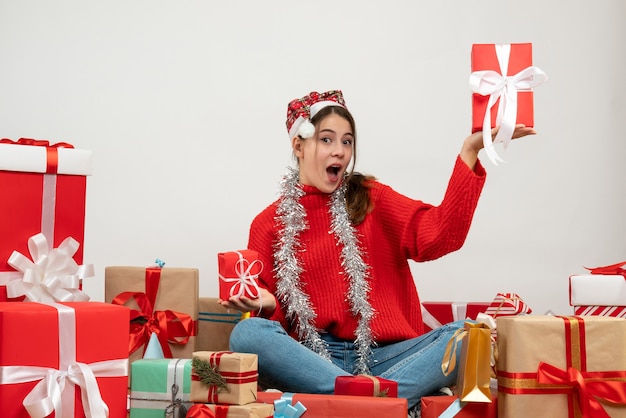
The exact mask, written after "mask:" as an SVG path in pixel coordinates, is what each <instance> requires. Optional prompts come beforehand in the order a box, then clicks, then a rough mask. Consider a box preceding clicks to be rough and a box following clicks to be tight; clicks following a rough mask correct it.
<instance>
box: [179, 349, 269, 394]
mask: <svg viewBox="0 0 626 418" xmlns="http://www.w3.org/2000/svg"><path fill="white" fill-rule="evenodd" d="M191 365H192V371H191V394H190V396H189V399H190V400H191V402H196V403H216V404H228V405H245V404H247V403H251V402H255V401H256V393H257V389H258V385H257V382H258V378H259V371H258V369H259V363H258V357H257V355H256V354H248V353H233V352H231V351H196V352H195V353H193V359H192V363H191Z"/></svg>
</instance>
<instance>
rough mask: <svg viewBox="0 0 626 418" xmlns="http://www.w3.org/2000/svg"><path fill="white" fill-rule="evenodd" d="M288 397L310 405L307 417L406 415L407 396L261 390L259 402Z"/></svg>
mask: <svg viewBox="0 0 626 418" xmlns="http://www.w3.org/2000/svg"><path fill="white" fill-rule="evenodd" d="M280 399H286V400H288V401H289V402H290V403H292V404H297V403H298V402H300V403H301V404H302V405H304V407H305V408H306V412H305V413H304V415H303V416H302V417H303V418H305V417H306V418H351V417H354V418H356V417H358V418H381V417H384V418H406V416H407V411H408V408H409V407H408V402H407V400H406V398H376V397H365V396H349V395H317V394H308V393H281V392H259V393H258V395H257V402H266V403H273V402H274V401H276V400H280Z"/></svg>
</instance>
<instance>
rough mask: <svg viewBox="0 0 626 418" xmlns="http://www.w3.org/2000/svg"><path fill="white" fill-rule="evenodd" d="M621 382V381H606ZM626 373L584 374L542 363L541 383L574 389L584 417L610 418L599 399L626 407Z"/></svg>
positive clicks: (539, 379)
mask: <svg viewBox="0 0 626 418" xmlns="http://www.w3.org/2000/svg"><path fill="white" fill-rule="evenodd" d="M610 378H620V379H621V381H611V380H603V379H610ZM625 378H626V372H619V371H618V372H581V371H580V370H578V369H576V368H574V367H569V368H568V369H567V370H562V369H559V368H558V367H555V366H553V365H551V364H548V363H543V362H541V363H539V367H538V369H537V381H538V382H539V383H542V384H549V385H561V386H567V387H569V388H572V390H573V391H574V392H575V393H576V394H577V395H578V401H579V405H580V409H581V412H582V416H583V417H594V418H610V415H609V414H608V413H607V412H606V411H605V410H604V408H603V407H602V404H600V402H598V400H597V398H600V399H603V400H606V401H608V402H612V403H616V404H626V381H624V379H625Z"/></svg>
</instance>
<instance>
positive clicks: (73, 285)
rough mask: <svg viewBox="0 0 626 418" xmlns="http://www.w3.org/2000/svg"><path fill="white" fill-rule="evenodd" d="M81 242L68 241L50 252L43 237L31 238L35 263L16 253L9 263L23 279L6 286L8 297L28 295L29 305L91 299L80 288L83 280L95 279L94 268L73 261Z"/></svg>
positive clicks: (29, 247)
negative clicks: (31, 303)
mask: <svg viewBox="0 0 626 418" xmlns="http://www.w3.org/2000/svg"><path fill="white" fill-rule="evenodd" d="M79 245H80V244H79V243H78V241H76V240H75V239H73V238H72V237H68V238H66V239H65V240H64V241H63V242H62V243H61V245H59V247H58V248H54V249H52V250H49V246H48V241H47V239H46V237H45V236H44V234H42V233H39V234H37V235H33V236H32V237H30V238H29V239H28V251H29V253H30V255H31V258H32V261H31V260H30V259H28V258H27V257H26V256H24V255H23V254H21V253H20V252H18V251H13V253H12V254H11V257H9V260H8V264H9V265H10V266H11V267H13V268H15V269H16V270H18V271H20V272H22V273H23V276H22V278H21V280H12V281H10V282H8V283H7V296H8V297H9V298H15V297H19V296H22V295H24V296H26V299H25V300H26V301H29V302H43V303H51V302H86V301H88V300H89V296H88V295H87V294H86V293H84V292H83V291H81V290H80V289H79V287H80V280H81V279H82V278H86V277H92V276H94V269H93V265H91V264H87V265H81V266H79V265H78V264H76V262H75V261H74V259H73V258H72V257H73V256H74V254H75V253H76V251H77V250H78V247H79Z"/></svg>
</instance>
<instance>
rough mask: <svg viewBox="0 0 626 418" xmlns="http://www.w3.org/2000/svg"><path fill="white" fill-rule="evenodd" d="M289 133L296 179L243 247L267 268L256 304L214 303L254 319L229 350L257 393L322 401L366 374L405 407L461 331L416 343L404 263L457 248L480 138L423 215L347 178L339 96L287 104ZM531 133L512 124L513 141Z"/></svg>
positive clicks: (350, 140)
mask: <svg viewBox="0 0 626 418" xmlns="http://www.w3.org/2000/svg"><path fill="white" fill-rule="evenodd" d="M287 130H288V132H289V139H290V140H291V147H292V150H293V153H294V155H295V157H296V159H297V162H298V164H297V165H298V168H297V169H290V170H289V172H288V173H287V175H286V176H285V177H284V179H283V181H282V183H281V195H280V198H279V199H278V200H277V201H276V202H274V203H272V204H271V205H270V206H269V207H267V208H266V209H265V210H264V211H262V212H261V213H260V214H259V215H258V216H257V217H256V218H255V219H254V221H253V222H252V225H251V227H250V236H249V242H248V248H249V249H251V250H255V251H257V252H258V253H259V258H260V260H261V261H262V262H263V264H264V265H265V266H266V267H265V269H264V270H263V271H262V273H261V275H260V276H259V286H260V287H261V297H260V298H258V299H249V298H246V297H241V298H235V297H233V298H231V299H230V300H228V301H221V303H222V305H223V306H225V307H228V308H234V309H238V310H240V311H242V312H251V314H252V315H253V317H252V318H250V319H247V320H244V321H241V322H240V323H239V324H238V325H237V326H236V327H235V328H234V330H233V332H232V334H231V337H230V348H231V350H233V351H237V352H248V353H256V354H257V355H258V356H259V375H260V378H259V379H260V383H261V384H262V385H263V386H266V387H271V388H275V389H280V390H283V391H287V392H305V393H326V394H330V393H333V390H334V383H335V378H336V377H337V376H340V375H350V374H359V373H361V374H371V375H374V376H379V377H383V378H385V379H390V380H393V381H396V382H397V383H398V393H399V396H400V397H405V398H407V399H408V402H409V406H410V407H413V406H414V405H416V404H417V403H418V402H419V400H420V398H421V397H422V396H425V395H429V394H432V393H434V392H437V391H438V390H439V389H440V388H442V387H445V386H449V385H452V384H454V382H455V379H456V373H455V372H454V373H451V374H449V375H448V376H444V375H443V373H442V371H441V360H442V358H443V353H444V350H445V347H446V344H447V343H448V340H449V339H450V337H451V336H452V334H453V333H454V332H455V331H456V330H457V329H458V328H459V327H462V326H463V321H459V322H455V323H451V324H447V325H444V326H442V327H441V328H438V329H436V330H434V331H431V332H429V333H427V334H424V324H423V322H422V316H421V309H420V300H419V297H418V295H417V290H416V288H415V283H414V281H413V277H412V275H411V271H410V269H409V263H408V260H409V259H411V260H414V261H428V260H434V259H437V258H439V257H441V256H443V255H445V254H448V253H450V252H452V251H456V250H458V249H459V248H461V246H462V245H463V242H464V241H465V238H466V236H467V233H468V230H469V227H470V224H471V221H472V216H473V214H474V210H475V208H476V205H477V203H478V198H479V195H480V192H481V190H482V188H483V185H484V183H485V170H484V168H483V166H482V165H481V164H480V162H479V161H478V152H479V151H480V149H481V148H482V146H483V143H482V133H480V132H478V133H475V134H472V135H470V136H469V137H467V138H466V139H465V141H464V142H463V146H462V148H461V152H460V154H459V156H458V157H457V159H456V164H455V166H454V169H453V172H452V176H451V178H450V181H449V184H448V188H447V191H446V193H445V196H444V198H443V201H442V202H441V204H440V205H439V206H433V205H430V204H427V203H424V202H422V201H419V200H413V199H410V198H408V197H406V196H403V195H401V194H400V193H398V192H396V191H394V190H393V189H392V188H390V187H389V186H386V185H383V184H381V183H379V182H378V181H376V180H375V179H374V178H373V177H370V176H364V175H361V174H358V173H356V172H354V171H352V170H351V168H350V166H351V164H352V168H353V162H354V160H355V158H356V141H357V135H356V128H355V123H354V119H353V118H352V115H351V114H350V112H349V111H348V110H347V108H346V104H345V102H344V98H343V95H342V93H341V91H338V90H334V91H328V92H325V93H317V92H312V93H310V94H309V95H307V96H304V97H302V98H300V99H296V100H293V101H292V102H290V103H289V105H288V108H287ZM495 132H496V130H495V129H494V135H495ZM534 133H535V132H534V131H533V130H532V129H530V128H525V127H524V126H523V125H518V126H517V127H516V130H515V134H514V137H521V136H525V135H529V134H534Z"/></svg>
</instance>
